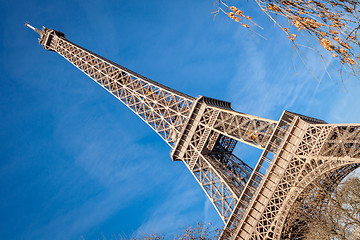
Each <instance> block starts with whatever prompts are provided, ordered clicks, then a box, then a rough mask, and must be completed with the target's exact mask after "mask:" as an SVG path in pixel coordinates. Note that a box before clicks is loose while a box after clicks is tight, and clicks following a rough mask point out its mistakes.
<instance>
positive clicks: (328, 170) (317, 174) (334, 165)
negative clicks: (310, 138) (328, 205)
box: [274, 159, 360, 239]
mask: <svg viewBox="0 0 360 240" xmlns="http://www.w3.org/2000/svg"><path fill="white" fill-rule="evenodd" d="M358 167H360V159H356V161H334V160H330V161H326V162H324V163H323V164H320V165H319V166H317V167H316V168H314V169H313V170H312V171H310V172H309V173H308V174H306V176H304V178H303V179H302V180H301V181H300V182H299V183H298V184H297V185H296V186H294V188H293V189H292V190H291V191H290V192H289V197H288V198H287V199H286V200H285V201H284V203H283V209H282V211H281V212H279V214H280V215H281V216H280V217H279V218H278V219H277V221H276V224H275V228H274V232H275V234H274V235H275V236H278V239H283V236H284V235H286V232H284V224H285V222H286V221H287V219H288V216H289V213H290V212H291V211H292V210H294V209H293V208H294V203H295V201H297V200H299V197H300V196H301V194H302V193H304V192H307V191H311V190H312V188H314V186H313V185H314V183H315V182H316V181H318V182H321V181H322V182H324V180H325V179H326V177H328V178H332V179H331V181H332V186H331V187H336V186H337V185H338V184H339V183H340V182H341V181H342V180H343V179H344V178H345V177H346V176H347V175H349V174H350V173H351V172H353V171H354V170H355V169H357V168H358ZM318 201H319V199H318ZM322 201H326V199H325V198H323V199H322Z"/></svg>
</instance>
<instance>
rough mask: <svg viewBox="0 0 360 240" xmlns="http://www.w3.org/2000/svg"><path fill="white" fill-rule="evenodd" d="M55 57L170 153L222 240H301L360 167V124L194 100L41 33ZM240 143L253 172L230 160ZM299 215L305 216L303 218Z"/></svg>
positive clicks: (63, 39)
mask: <svg viewBox="0 0 360 240" xmlns="http://www.w3.org/2000/svg"><path fill="white" fill-rule="evenodd" d="M26 25H27V26H28V27H29V28H31V29H33V30H34V31H35V32H37V33H38V34H39V35H40V38H39V43H40V44H41V45H42V46H43V47H44V48H45V49H46V50H49V51H54V52H56V53H58V54H60V55H61V56H62V57H64V58H65V59H66V60H68V61H69V62H70V63H72V64H73V65H74V66H75V67H77V68H78V69H80V70H81V71H82V72H83V73H85V74H86V75H88V76H89V77H90V78H91V79H93V80H94V81H95V82H97V83H98V84H99V85H101V86H102V87H103V88H105V89H106V90H107V91H108V92H109V93H111V94H112V95H114V96H115V97H116V98H118V99H119V100H120V101H121V102H122V103H124V104H125V105H126V106H127V107H128V108H130V109H131V110H132V111H133V112H134V113H135V114H137V115H138V116H139V117H140V118H141V119H142V120H144V121H145V122H146V123H147V124H148V125H149V126H150V127H151V128H152V129H153V130H154V131H155V132H156V133H157V134H158V135H159V136H160V137H161V138H162V139H163V140H164V141H165V142H166V143H167V144H168V145H169V146H170V148H171V158H172V159H173V160H174V161H182V162H183V163H184V164H185V165H186V167H187V168H188V169H189V171H190V172H191V174H192V175H193V176H194V177H195V179H196V181H197V182H198V183H199V184H200V186H201V187H202V189H203V190H204V192H205V193H206V195H207V196H208V198H209V199H210V201H211V202H212V204H213V205H214V207H215V209H216V211H217V212H218V214H219V215H220V217H221V219H222V220H223V222H224V224H225V227H224V229H223V231H222V233H221V235H220V239H302V238H303V234H304V230H303V229H306V226H307V223H306V222H304V221H301V220H300V219H301V216H300V215H301V214H305V213H306V212H310V213H311V214H313V213H314V211H315V212H316V211H319V210H318V209H317V208H316V206H318V205H319V204H321V202H324V201H326V200H327V197H326V194H323V193H322V190H321V189H324V188H326V189H333V188H335V187H336V186H337V185H338V184H339V183H340V181H341V180H342V179H344V177H346V176H347V175H348V174H349V173H351V172H352V171H353V170H355V169H356V168H357V167H359V166H360V124H359V123H357V124H327V123H326V122H324V121H322V120H319V119H315V118H312V117H307V116H304V115H300V114H296V113H293V112H289V111H284V112H283V113H282V115H281V117H280V119H279V120H278V121H274V120H270V119H265V118H261V117H257V116H252V115H248V114H245V113H241V112H237V111H234V110H233V109H232V108H231V105H230V103H229V102H225V101H221V100H218V99H213V98H209V97H204V96H200V97H198V98H194V97H191V96H189V95H186V94H184V93H181V92H178V91H176V90H173V89H171V88H169V87H166V86H164V85H162V84H160V83H157V82H155V81H153V80H150V79H148V78H146V77H143V76H141V75H139V74H138V73H135V72H133V71H131V70H129V69H127V68H125V67H123V66H120V65H118V64H116V63H114V62H112V61H110V60H107V59H105V58H103V57H101V56H99V55H97V54H95V53H93V52H91V51H89V50H87V49H85V48H82V47H80V46H78V45H76V44H74V43H72V42H70V41H69V40H68V39H67V38H66V37H65V34H64V33H62V32H59V31H56V30H53V29H47V28H45V27H43V29H42V30H39V29H36V28H34V27H32V26H31V25H29V24H26ZM237 142H241V143H245V144H248V145H250V146H253V147H256V148H259V149H261V150H263V152H262V154H261V156H260V159H259V161H258V162H257V164H256V166H255V168H254V169H252V168H251V167H250V166H248V165H247V164H246V163H245V162H244V161H242V160H241V159H239V158H238V157H237V156H235V155H234V154H233V150H234V148H235V145H236V144H237ZM299 209H300V210H301V211H299Z"/></svg>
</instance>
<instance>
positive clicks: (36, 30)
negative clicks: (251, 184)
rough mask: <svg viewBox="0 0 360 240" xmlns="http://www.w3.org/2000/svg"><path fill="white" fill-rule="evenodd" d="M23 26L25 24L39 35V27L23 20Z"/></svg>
mask: <svg viewBox="0 0 360 240" xmlns="http://www.w3.org/2000/svg"><path fill="white" fill-rule="evenodd" d="M25 26H27V27H28V28H31V29H32V30H34V31H35V32H36V33H38V34H39V35H40V36H41V33H42V31H40V30H39V29H37V28H35V27H33V26H31V25H30V24H29V23H28V22H25Z"/></svg>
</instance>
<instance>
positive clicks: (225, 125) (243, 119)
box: [212, 110, 277, 149]
mask: <svg viewBox="0 0 360 240" xmlns="http://www.w3.org/2000/svg"><path fill="white" fill-rule="evenodd" d="M276 124H277V121H274V120H270V119H265V118H260V117H256V116H252V115H248V114H244V113H239V112H235V111H233V110H221V111H220V112H219V114H218V118H217V120H216V122H215V123H214V125H213V126H212V130H214V131H216V132H219V133H221V134H224V135H226V136H229V137H231V138H233V139H235V140H237V141H239V142H243V143H246V144H248V145H251V146H254V147H257V148H260V149H265V147H266V144H267V143H268V141H269V138H270V136H271V135H272V133H273V132H274V129H275V126H276Z"/></svg>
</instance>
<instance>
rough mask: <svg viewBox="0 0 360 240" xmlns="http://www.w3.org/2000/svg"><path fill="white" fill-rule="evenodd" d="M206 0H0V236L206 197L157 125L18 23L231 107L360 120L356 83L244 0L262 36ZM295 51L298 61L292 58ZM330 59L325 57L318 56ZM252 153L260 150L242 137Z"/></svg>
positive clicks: (94, 235) (185, 221) (175, 210)
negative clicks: (297, 47) (298, 47)
mask: <svg viewBox="0 0 360 240" xmlns="http://www.w3.org/2000/svg"><path fill="white" fill-rule="evenodd" d="M213 2H214V1H190V0H183V1H161V0H154V1H145V0H141V1H135V0H134V1H110V0H104V1H85V0H83V1H70V0H64V1H53V0H49V1H40V0H38V1H4V0H1V1H0V16H1V17H0V18H1V19H0V20H1V21H0V28H1V34H2V36H1V38H0V63H1V64H0V69H1V78H0V100H1V104H0V116H1V118H0V126H1V128H0V142H1V148H0V202H1V204H0V223H1V224H0V239H53V240H56V239H81V237H82V236H83V237H84V238H85V239H98V238H102V233H103V234H104V235H105V236H106V237H107V238H108V239H110V238H111V237H112V236H114V235H118V234H122V235H126V236H136V235H139V234H142V233H152V232H162V233H167V234H170V233H172V232H178V231H179V230H180V229H181V228H183V227H186V226H188V225H192V224H195V223H196V222H197V221H205V222H213V223H214V224H215V225H217V226H222V225H221V220H220V218H219V217H218V216H217V213H216V211H215V209H214V208H213V207H212V205H211V203H210V202H209V201H208V200H207V199H206V196H205V194H204V193H203V192H202V190H201V188H200V186H198V184H197V183H196V181H195V179H194V178H193V177H192V175H191V174H190V173H189V172H188V170H187V169H186V168H185V166H184V165H183V164H182V163H180V162H172V161H171V159H170V156H169V152H170V148H169V147H168V146H167V144H166V143H165V142H162V140H161V138H159V137H158V135H157V134H155V133H154V132H152V130H151V129H150V128H149V127H148V126H147V125H146V124H144V122H142V120H140V119H137V117H136V116H135V115H134V114H133V113H132V112H131V111H130V110H128V109H127V108H126V107H125V106H123V105H122V104H121V102H119V101H117V100H116V99H115V98H114V97H112V96H111V95H110V94H108V93H107V92H106V91H105V90H103V89H102V88H101V87H99V86H98V85H97V84H96V83H95V82H93V81H92V80H90V79H89V78H87V77H86V76H85V75H84V74H83V73H81V72H80V71H79V70H78V69H76V68H75V67H73V66H72V65H71V64H69V63H68V62H67V61H66V60H64V59H62V58H61V57H60V56H59V55H57V54H55V53H53V52H48V51H45V50H44V49H43V48H42V47H41V46H40V45H39V44H38V43H37V35H36V34H35V33H34V32H32V31H31V30H30V29H27V28H25V27H24V22H25V21H29V22H30V23H31V24H32V25H33V26H35V27H38V28H40V27H41V26H43V25H44V26H46V27H48V28H54V29H56V30H59V31H62V32H64V33H65V34H66V36H67V37H68V39H69V40H71V41H73V42H75V43H77V44H79V45H81V46H83V47H85V48H87V49H89V50H91V51H93V52H96V53H98V54H100V55H102V56H104V57H106V58H108V59H110V60H112V61H114V62H117V63H119V64H121V65H123V66H125V67H127V68H129V69H132V70H133V71H136V72H138V73H140V74H142V75H144V76H146V77H148V78H151V79H153V80H155V81H158V82H160V83H162V84H165V85H168V86H170V87H172V88H175V89H177V90H179V91H183V92H185V93H187V94H189V95H192V96H195V97H196V96H199V95H205V96H210V97H214V98H219V99H222V100H226V101H231V102H232V106H233V109H235V110H237V111H241V112H245V113H249V114H253V115H258V116H261V117H266V118H271V119H278V118H279V117H280V115H281V113H282V110H283V109H286V110H290V111H294V112H298V113H301V114H304V115H309V116H313V117H317V118H320V119H323V120H325V121H327V122H329V123H344V122H359V119H360V109H359V106H360V98H359V92H360V82H359V81H358V79H351V80H348V79H344V80H345V84H344V86H345V87H344V86H343V84H342V83H341V82H339V81H337V80H336V79H333V80H331V79H329V78H328V77H327V76H326V74H325V73H324V70H323V69H324V68H323V65H322V62H321V61H320V60H319V59H318V57H317V55H316V54H314V53H313V52H312V51H309V50H306V49H304V50H303V51H304V54H305V56H306V58H307V60H308V63H309V66H311V68H312V69H313V72H314V73H315V74H316V76H317V77H318V78H319V79H320V80H321V83H320V84H319V83H318V81H317V80H315V79H314V78H313V77H312V75H311V74H310V73H309V72H308V71H307V70H306V68H305V67H304V66H303V65H302V64H301V61H300V59H299V58H298V57H297V56H296V54H295V53H292V46H291V44H290V43H289V42H288V41H287V39H286V38H285V37H284V36H283V35H281V32H280V31H279V29H277V28H276V27H274V24H273V23H271V22H270V21H269V20H268V19H267V18H266V17H264V16H263V15H262V14H258V13H257V12H256V10H257V9H256V10H255V8H254V6H252V5H251V4H248V5H244V8H245V9H246V10H247V13H248V15H251V16H253V18H254V20H255V21H256V22H257V23H259V24H260V25H261V26H263V27H264V28H265V30H264V31H261V30H259V31H261V34H262V35H264V36H266V37H267V38H268V39H269V40H267V41H265V40H263V39H261V38H256V39H254V38H253V37H251V35H249V34H248V32H247V31H246V30H244V29H243V28H241V27H240V26H239V25H237V24H236V23H235V22H232V21H231V20H230V19H228V18H227V17H226V16H223V15H220V16H218V17H217V18H216V19H215V20H214V17H213V15H212V14H211V12H212V11H214V10H215V7H214V5H213ZM293 62H294V63H295V65H296V66H297V67H296V73H295V70H294V67H293ZM327 64H330V62H327ZM236 151H237V153H238V156H239V157H240V158H241V159H243V160H244V161H246V162H247V163H248V164H249V165H251V166H254V165H255V163H256V161H257V158H258V157H259V155H260V152H259V151H257V150H254V149H252V148H250V147H247V146H243V145H240V144H239V146H238V147H237V149H236Z"/></svg>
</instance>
